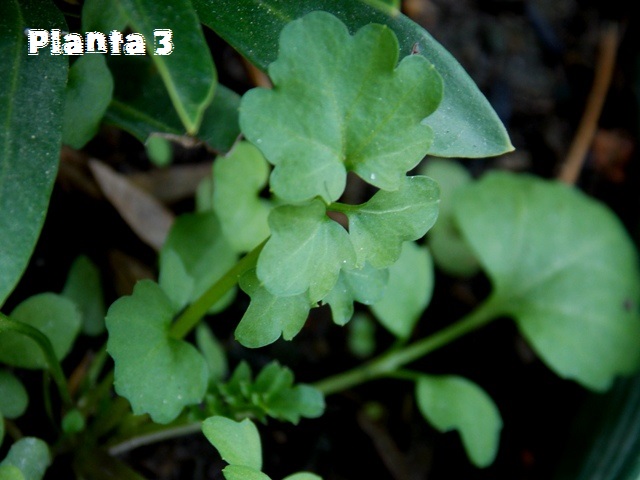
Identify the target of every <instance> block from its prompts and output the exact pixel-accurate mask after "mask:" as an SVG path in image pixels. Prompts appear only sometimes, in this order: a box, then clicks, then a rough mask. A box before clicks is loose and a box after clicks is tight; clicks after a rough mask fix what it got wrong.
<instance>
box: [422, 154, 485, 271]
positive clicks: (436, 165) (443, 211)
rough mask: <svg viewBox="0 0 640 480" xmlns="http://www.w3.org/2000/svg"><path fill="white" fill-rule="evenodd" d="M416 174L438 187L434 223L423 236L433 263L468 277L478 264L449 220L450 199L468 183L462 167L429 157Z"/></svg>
mask: <svg viewBox="0 0 640 480" xmlns="http://www.w3.org/2000/svg"><path fill="white" fill-rule="evenodd" d="M420 173H421V174H423V175H426V176H428V177H431V178H433V179H434V180H435V181H436V182H438V185H439V186H440V205H439V207H440V211H439V214H438V221H437V222H436V223H435V225H434V226H433V228H432V229H431V230H430V231H429V235H428V237H427V240H428V245H429V250H430V251H431V254H432V255H433V261H434V262H435V264H436V265H437V266H438V267H439V268H441V269H442V270H443V271H445V272H446V273H448V274H450V275H455V276H460V277H470V276H472V275H474V274H475V273H477V271H478V269H479V268H480V265H479V264H478V260H477V259H476V257H475V256H474V255H473V252H472V251H471V249H470V247H469V246H468V245H467V244H466V242H465V241H464V239H463V238H462V235H461V234H460V231H459V230H458V227H457V226H456V224H455V222H454V219H453V198H454V195H455V193H456V191H458V190H460V189H462V188H463V187H464V186H465V185H467V184H469V183H471V181H472V178H471V175H470V174H469V172H468V171H467V169H466V168H464V167H463V166H462V165H460V164H459V163H458V162H455V161H453V160H443V159H439V158H432V159H429V161H428V162H427V163H426V165H425V166H424V167H423V168H421V169H420Z"/></svg>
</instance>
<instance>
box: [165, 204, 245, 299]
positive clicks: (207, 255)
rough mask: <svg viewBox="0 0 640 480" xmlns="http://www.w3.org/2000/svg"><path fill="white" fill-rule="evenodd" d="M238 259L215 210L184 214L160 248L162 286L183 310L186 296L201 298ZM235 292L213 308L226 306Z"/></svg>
mask: <svg viewBox="0 0 640 480" xmlns="http://www.w3.org/2000/svg"><path fill="white" fill-rule="evenodd" d="M170 252H172V253H170ZM176 255H177V257H179V258H176ZM236 260H237V255H236V254H235V252H234V251H233V250H232V249H231V246H230V245H229V244H228V242H227V240H226V239H225V237H224V235H223V234H222V230H221V228H220V222H219V221H218V219H217V218H216V215H215V214H214V213H213V212H204V213H194V214H184V215H181V216H180V217H178V218H177V219H176V221H175V223H174V224H173V226H172V228H171V231H170V232H169V235H168V236H167V239H166V241H165V243H164V245H163V246H162V250H161V251H160V286H161V287H162V288H163V290H164V291H165V292H167V295H168V296H169V298H171V300H172V302H173V303H174V305H175V306H176V307H177V308H176V311H177V310H180V309H181V308H182V307H184V306H185V305H186V303H188V302H185V299H187V300H188V301H194V300H196V299H197V298H199V297H200V296H201V295H202V294H203V293H204V292H205V291H206V290H207V289H209V287H211V285H213V284H214V283H215V282H216V281H217V280H218V279H220V277H222V276H223V275H224V274H225V273H226V272H227V270H229V269H230V268H231V267H233V266H234V265H235V263H236ZM180 262H181V263H182V265H179V263H180ZM185 274H186V276H187V277H188V278H190V279H191V280H192V282H193V287H192V291H191V293H190V294H187V293H188V292H187V289H188V287H189V281H185ZM234 295H235V292H234V290H230V291H229V293H228V294H226V295H225V296H224V297H223V298H222V299H221V300H220V301H219V302H218V303H216V305H214V307H213V308H212V310H211V311H212V312H213V311H220V310H221V309H223V308H224V307H226V306H227V305H228V304H229V302H230V301H231V300H233V296H234Z"/></svg>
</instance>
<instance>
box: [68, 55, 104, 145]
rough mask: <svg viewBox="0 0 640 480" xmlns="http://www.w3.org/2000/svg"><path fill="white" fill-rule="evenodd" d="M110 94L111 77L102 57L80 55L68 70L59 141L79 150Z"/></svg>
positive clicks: (101, 112) (94, 129)
mask: <svg viewBox="0 0 640 480" xmlns="http://www.w3.org/2000/svg"><path fill="white" fill-rule="evenodd" d="M112 95H113V77H111V72H109V69H108V68H107V63H106V62H105V59H104V56H102V55H96V54H92V55H83V56H82V57H80V58H79V59H78V60H76V62H75V63H74V64H73V66H72V67H71V68H70V69H69V80H68V82H67V90H66V94H65V105H64V117H63V122H62V142H63V143H65V144H67V145H69V146H71V147H72V148H76V149H79V148H82V147H84V146H85V144H86V143H87V142H88V141H89V140H91V139H92V138H93V136H94V135H95V134H96V132H97V131H98V127H99V126H100V121H101V120H102V117H103V116H104V114H105V112H106V111H107V107H108V106H109V103H110V102H111V96H112Z"/></svg>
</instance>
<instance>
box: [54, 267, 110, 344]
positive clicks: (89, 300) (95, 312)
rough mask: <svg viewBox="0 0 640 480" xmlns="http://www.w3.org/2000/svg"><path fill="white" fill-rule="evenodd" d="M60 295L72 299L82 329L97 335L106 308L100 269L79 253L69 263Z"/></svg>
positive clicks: (101, 329)
mask: <svg viewBox="0 0 640 480" xmlns="http://www.w3.org/2000/svg"><path fill="white" fill-rule="evenodd" d="M62 295H63V296H65V297H67V298H68V299H70V300H72V301H73V302H74V303H75V304H76V306H77V307H78V309H79V310H80V314H81V315H82V331H83V332H84V333H86V334H87V335H99V334H101V333H102V332H103V331H104V316H105V313H106V308H105V305H104V295H103V293H102V282H101V280H100V271H99V270H98V267H96V266H95V264H94V263H93V262H92V261H91V260H89V258H88V257H86V256H84V255H81V256H79V257H78V258H76V259H75V260H74V262H73V264H72V265H71V269H70V270H69V274H68V275H67V281H66V283H65V284H64V289H63V290H62Z"/></svg>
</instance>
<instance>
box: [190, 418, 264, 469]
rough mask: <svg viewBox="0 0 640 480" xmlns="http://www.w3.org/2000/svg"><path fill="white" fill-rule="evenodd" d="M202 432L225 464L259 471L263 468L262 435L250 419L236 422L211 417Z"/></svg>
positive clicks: (204, 423)
mask: <svg viewBox="0 0 640 480" xmlns="http://www.w3.org/2000/svg"><path fill="white" fill-rule="evenodd" d="M202 432H203V433H204V435H205V437H207V440H209V441H210V442H211V444H212V445H213V446H214V447H216V449H217V450H218V452H219V453H220V456H221V457H222V459H223V460H224V461H225V462H227V463H229V464H231V465H240V466H244V467H248V468H253V469H255V470H258V471H260V469H261V468H262V446H261V443H260V434H259V433H258V429H257V428H256V426H255V425H254V424H253V422H252V421H251V420H249V419H248V418H245V419H244V420H242V421H241V422H236V421H234V420H231V419H229V418H225V417H220V416H214V417H210V418H207V419H206V420H205V421H204V422H202Z"/></svg>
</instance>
